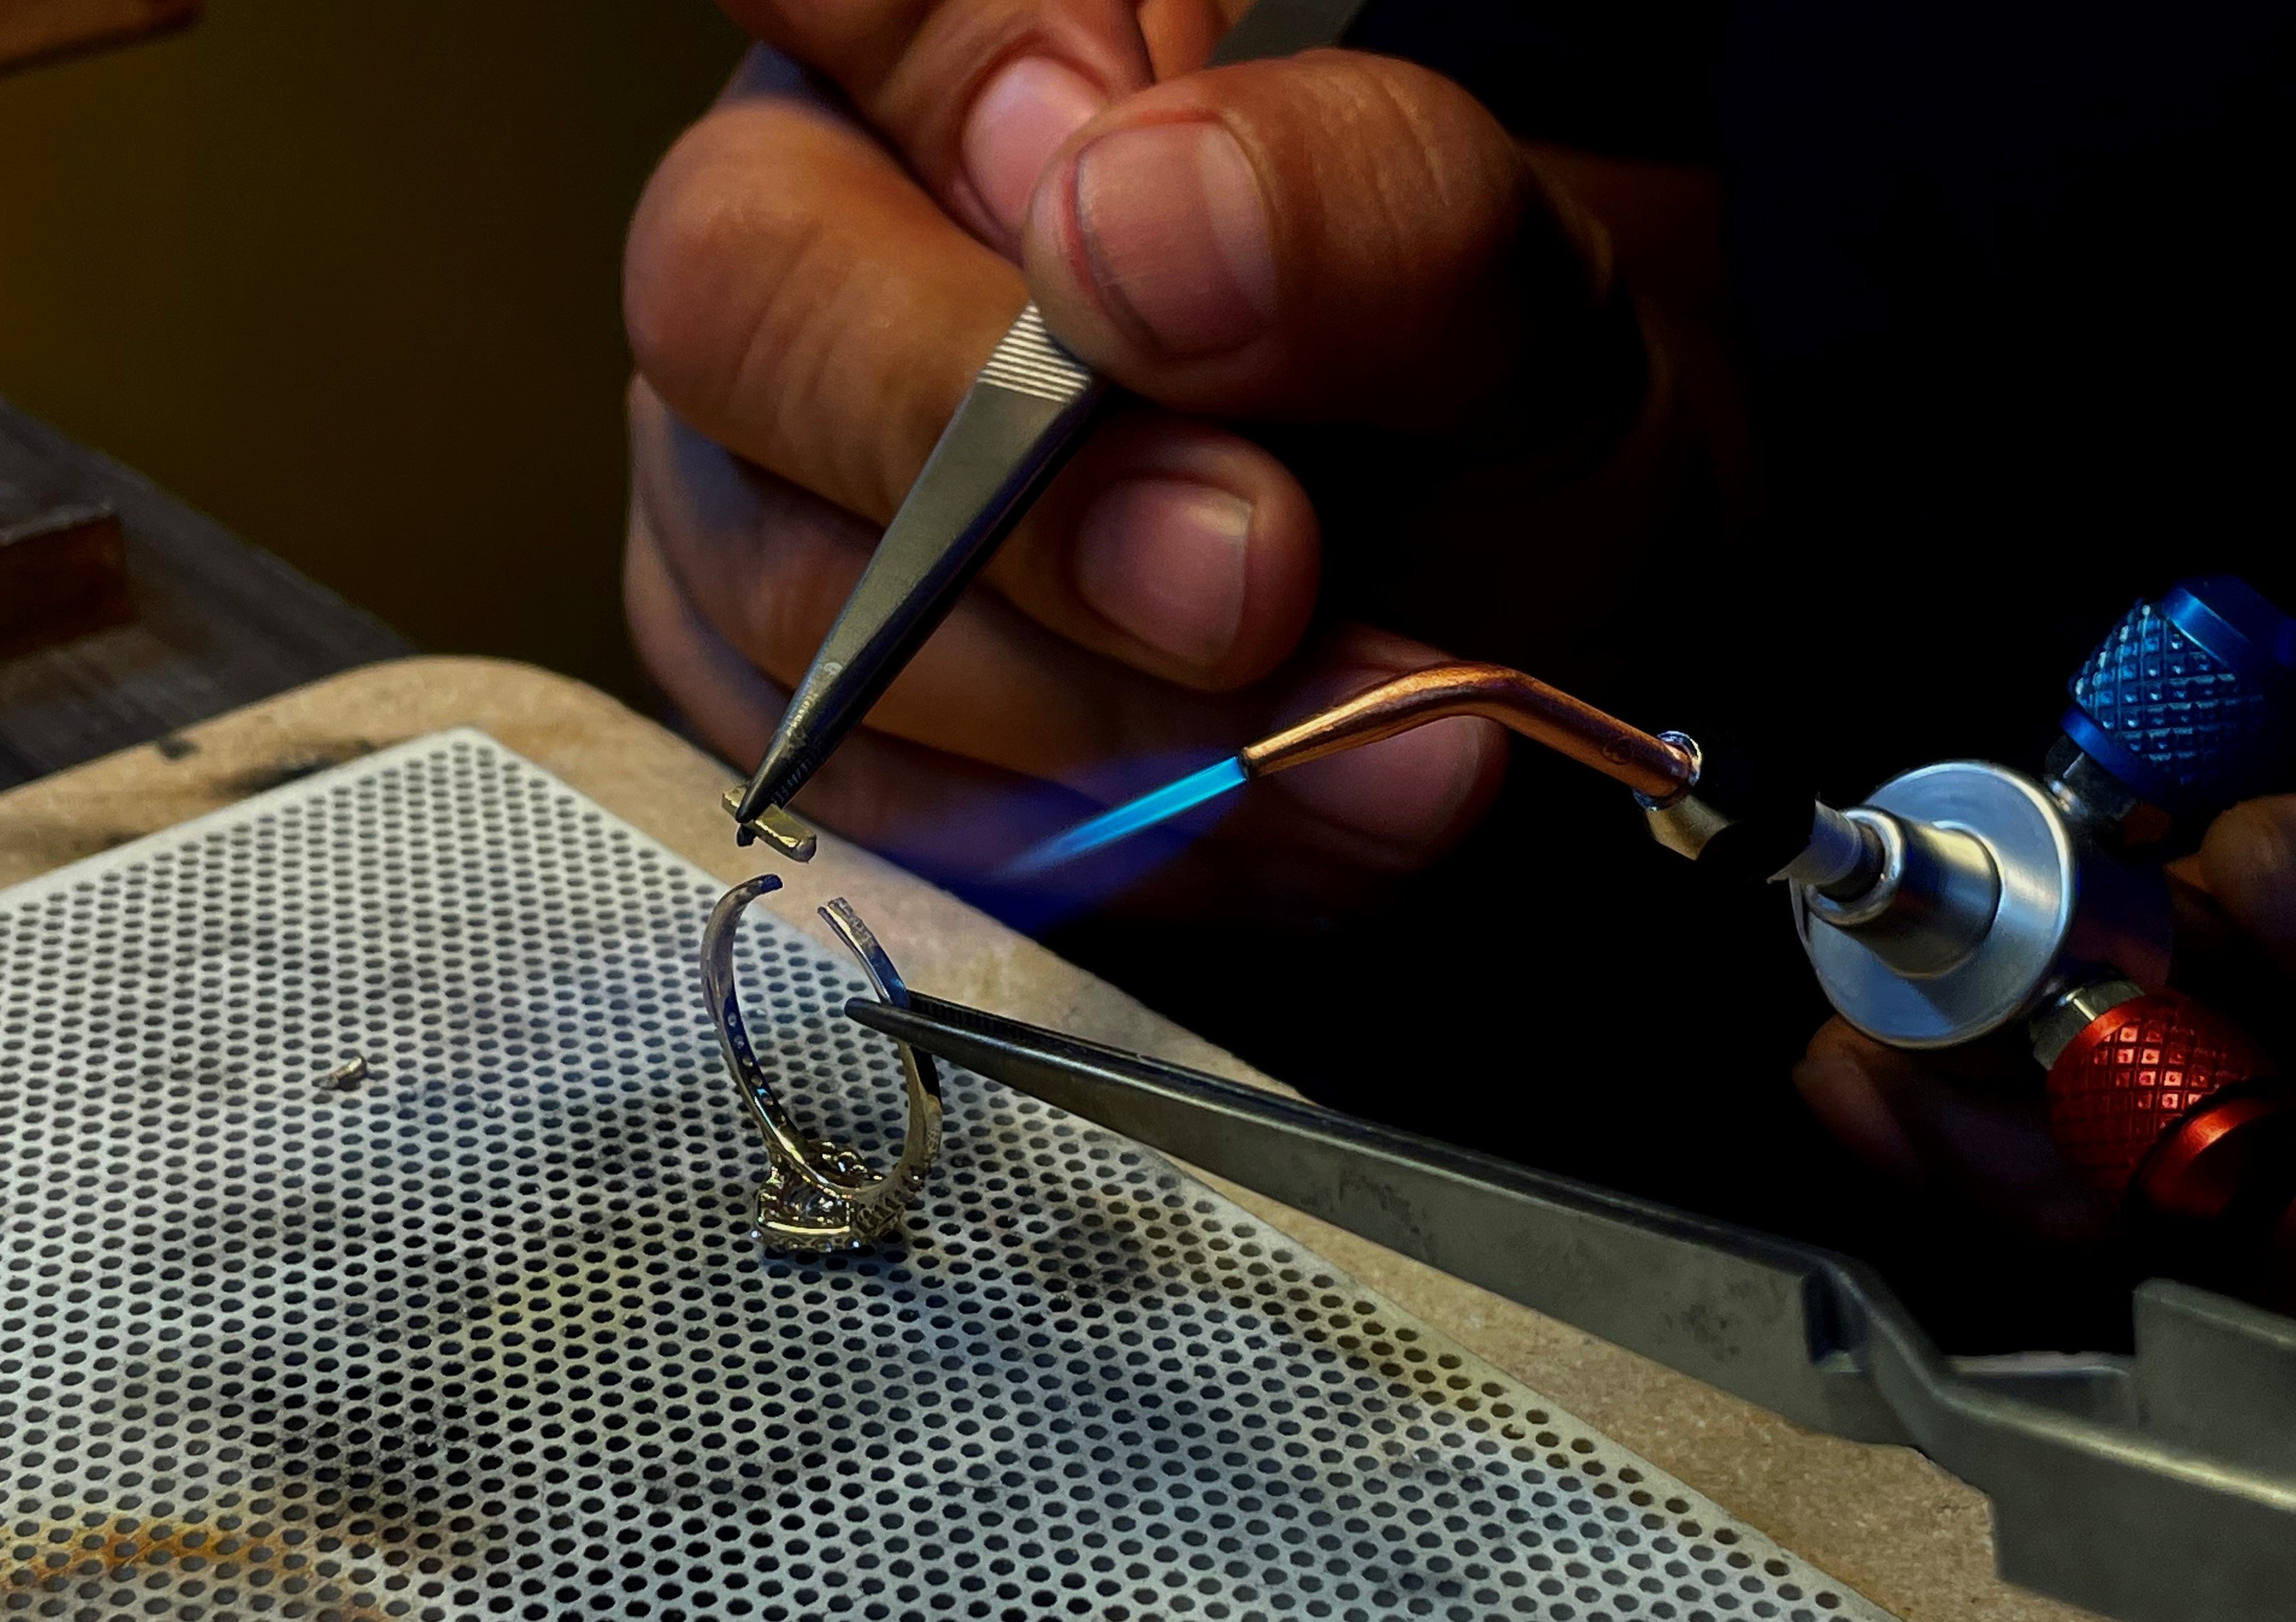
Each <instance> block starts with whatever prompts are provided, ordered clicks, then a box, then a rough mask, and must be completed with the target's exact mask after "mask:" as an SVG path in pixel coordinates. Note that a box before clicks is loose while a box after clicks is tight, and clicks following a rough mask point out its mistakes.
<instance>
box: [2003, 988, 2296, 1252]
mask: <svg viewBox="0 0 2296 1622" xmlns="http://www.w3.org/2000/svg"><path fill="white" fill-rule="evenodd" d="M2130 989H2134V988H2133V987H2131V988H2130ZM2275 1074H2276V1066H2275V1065H2274V1063H2273V1061H2272V1057H2271V1055H2270V1054H2268V1053H2266V1052H2265V1051H2264V1050H2263V1049H2262V1048H2261V1047H2259V1046H2258V1045H2257V1044H2256V1042H2255V1041H2254V1040H2253V1039H2252V1038H2251V1037H2250V1036H2249V1035H2248V1034H2247V1033H2246V1032H2245V1031H2243V1030H2242V1029H2241V1028H2240V1027H2238V1026H2237V1025H2235V1024H2234V1023H2233V1022H2232V1021H2231V1020H2227V1019H2226V1018H2225V1017H2224V1016H2223V1015H2222V1014H2219V1013H2218V1012H2216V1011H2215V1010H2213V1009H2210V1008H2209V1007H2207V1006H2205V1005H2204V1004H2199V1003H2195V1002H2194V1001H2193V999H2192V998H2190V997H2187V996H2184V995H2179V994H2178V993H2177V992H2173V991H2154V992H2148V993H2144V994H2143V995H2136V996H2132V997H2130V998H2128V1000H2127V1001H2124V1002H2120V1003H2117V1004H2114V1005H2113V1006H2112V1007H2110V1008H2107V1009H2106V1010H2105V1011H2104V1012H2102V1013H2099V1014H2098V1015H2097V1016H2096V1017H2095V1019H2093V1020H2090V1021H2089V1022H2088V1024H2087V1026H2086V1027H2084V1028H2082V1029H2081V1031H2080V1032H2079V1035H2077V1036H2074V1037H2073V1039H2072V1040H2071V1042H2069V1043H2067V1044H2065V1047H2064V1050H2063V1051H2062V1053H2059V1054H2058V1055H2057V1057H2056V1059H2055V1060H2054V1062H2052V1063H2051V1064H2050V1066H2049V1083H2048V1099H2049V1127H2050V1132H2051V1134H2052V1135H2053V1136H2054V1138H2055V1139H2056V1143H2057V1147H2058V1148H2059V1149H2060V1150H2061V1151H2062V1152H2063V1154H2064V1156H2065V1158H2066V1159H2068V1160H2071V1162H2072V1164H2073V1167H2074V1169H2075V1170H2077V1171H2078V1172H2079V1173H2080V1175H2081V1176H2082V1177H2083V1178H2084V1179H2085V1180H2086V1181H2087V1182H2088V1183H2089V1184H2091V1185H2092V1186H2093V1187H2095V1188H2097V1189H2100V1190H2102V1191H2103V1192H2107V1193H2111V1194H2119V1193H2121V1192H2124V1191H2127V1190H2128V1188H2129V1185H2130V1184H2131V1183H2132V1182H2134V1183H2135V1184H2136V1185H2137V1186H2136V1192H2137V1193H2138V1194H2139V1196H2140V1197H2142V1198H2144V1200H2146V1201H2147V1202H2148V1203H2150V1204H2152V1205H2153V1206H2155V1207H2157V1208H2161V1209H2164V1210H2169V1211H2175V1212H2179V1213H2182V1214H2189V1215H2195V1216H2197V1215H2203V1214H2206V1212H2207V1211H2208V1210H2210V1209H2211V1208H2219V1207H2221V1206H2222V1205H2223V1204H2225V1203H2227V1202H2228V1201H2229V1200H2230V1198H2231V1196H2232V1194H2233V1193H2234V1192H2236V1191H2235V1190H2234V1189H2232V1188H2230V1187H2228V1186H2226V1187H2219V1186H2218V1184H2219V1183H2221V1182H2222V1181H2223V1178H2224V1176H2226V1175H2228V1174H2231V1173H2233V1172H2234V1171H2235V1168H2236V1167H2244V1165H2245V1162H2246V1159H2247V1157H2246V1156H2245V1155H2244V1154H2240V1153H2236V1152H2230V1151H2233V1150H2234V1143H2235V1139H2239V1138H2243V1137H2246V1136H2248V1135H2251V1128H2253V1127H2254V1126H2256V1125H2258V1124H2259V1123H2260V1122H2262V1121H2263V1120H2265V1119H2266V1118H2268V1117H2275V1116H2278V1115H2280V1114H2281V1113H2282V1112H2283V1111H2284V1110H2287V1109H2289V1108H2290V1107H2291V1105H2292V1103H2296V1099H2292V1097H2291V1095H2290V1094H2287V1093H2285V1092H2284V1091H2283V1090H2281V1089H2278V1088H2249V1087H2243V1085H2242V1084H2243V1083H2252V1082H2258V1081H2262V1080H2264V1079H2266V1078H2267V1077H2272V1076H2273V1075H2275Z"/></svg>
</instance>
